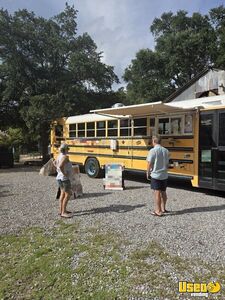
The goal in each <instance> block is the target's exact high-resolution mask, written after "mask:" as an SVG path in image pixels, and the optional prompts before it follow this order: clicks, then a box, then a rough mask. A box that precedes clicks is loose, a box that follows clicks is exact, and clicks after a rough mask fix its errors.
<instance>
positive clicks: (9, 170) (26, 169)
mask: <svg viewBox="0 0 225 300" xmlns="http://www.w3.org/2000/svg"><path fill="white" fill-rule="evenodd" d="M40 168H41V167H40V166H34V165H29V166H25V165H24V164H21V163H18V164H15V165H14V167H13V168H0V174H4V173H22V172H39V171H40Z"/></svg>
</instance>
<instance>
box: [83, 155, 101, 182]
mask: <svg viewBox="0 0 225 300" xmlns="http://www.w3.org/2000/svg"><path fill="white" fill-rule="evenodd" d="M85 173H86V174H87V175H88V176H89V177H91V178H97V177H99V176H100V175H101V169H100V166H99V162H98V160H97V159H96V158H92V157H90V158H88V159H87V161H86V163H85Z"/></svg>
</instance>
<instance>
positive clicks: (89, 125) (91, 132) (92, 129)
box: [87, 122, 95, 137]
mask: <svg viewBox="0 0 225 300" xmlns="http://www.w3.org/2000/svg"><path fill="white" fill-rule="evenodd" d="M93 136H95V123H94V122H89V123H87V137H93Z"/></svg>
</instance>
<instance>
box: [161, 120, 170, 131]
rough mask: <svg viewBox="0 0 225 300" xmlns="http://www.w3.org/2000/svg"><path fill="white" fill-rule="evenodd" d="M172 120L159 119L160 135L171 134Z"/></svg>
mask: <svg viewBox="0 0 225 300" xmlns="http://www.w3.org/2000/svg"><path fill="white" fill-rule="evenodd" d="M169 129H170V119H169V118H160V119H159V134H169V133H170V130H169Z"/></svg>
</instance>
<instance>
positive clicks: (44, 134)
mask: <svg viewBox="0 0 225 300" xmlns="http://www.w3.org/2000/svg"><path fill="white" fill-rule="evenodd" d="M49 132H50V126H49V124H48V123H46V122H45V123H43V124H42V126H41V153H42V162H43V163H46V162H47V161H48V160H49V158H50V156H49V153H48V145H49V141H50V138H49Z"/></svg>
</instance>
